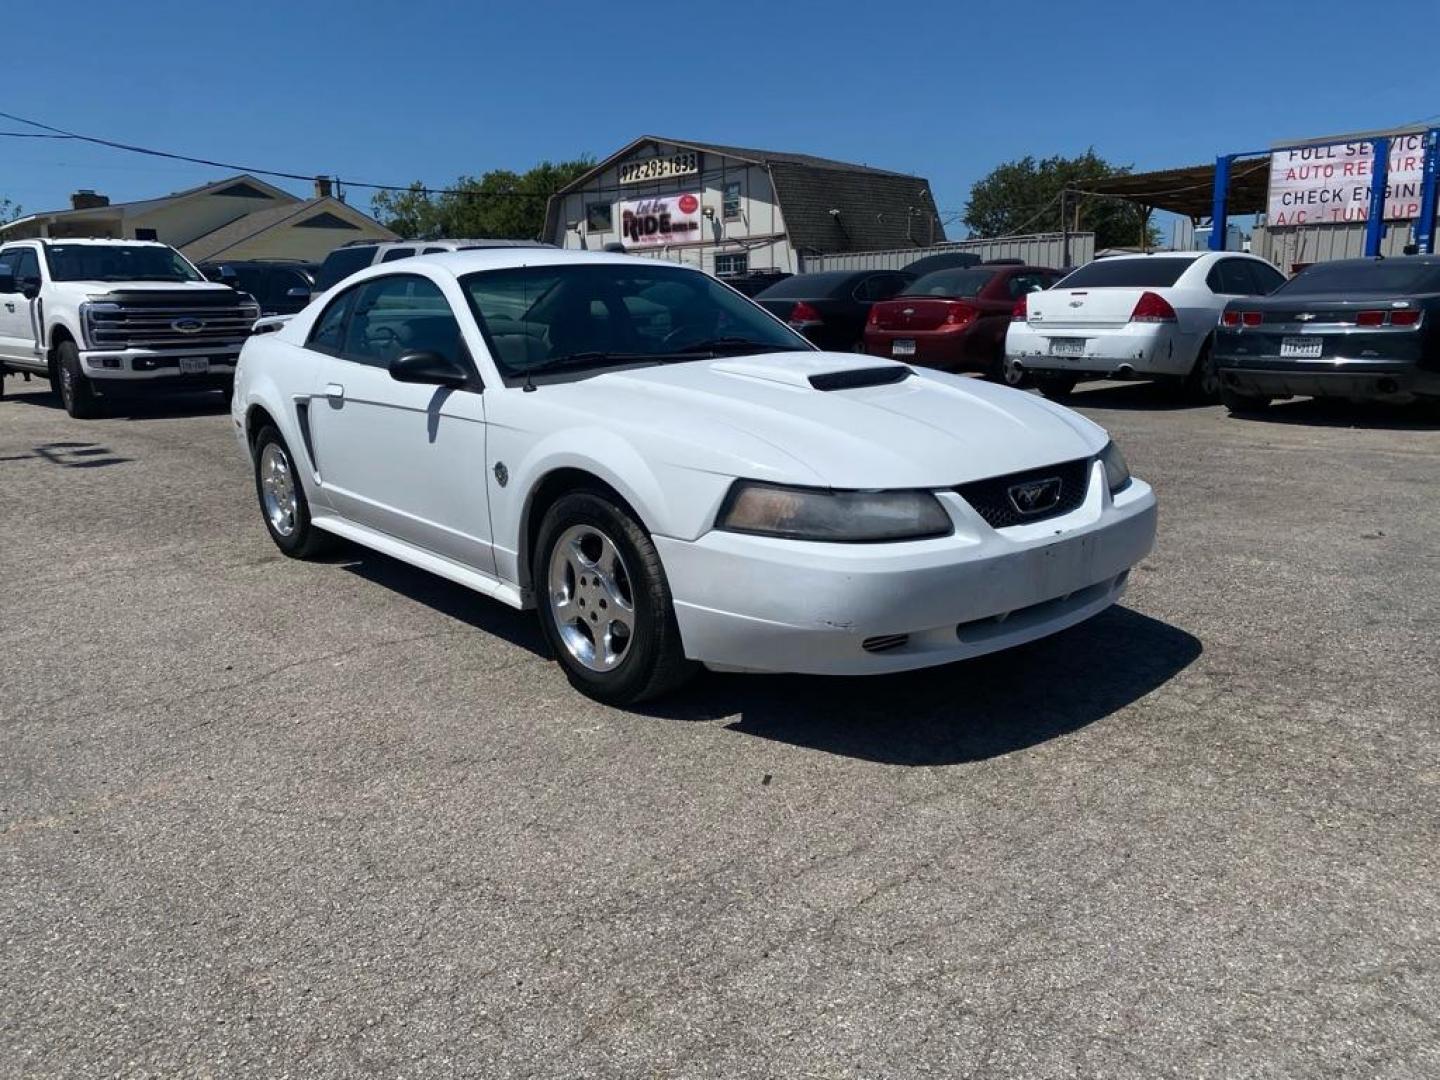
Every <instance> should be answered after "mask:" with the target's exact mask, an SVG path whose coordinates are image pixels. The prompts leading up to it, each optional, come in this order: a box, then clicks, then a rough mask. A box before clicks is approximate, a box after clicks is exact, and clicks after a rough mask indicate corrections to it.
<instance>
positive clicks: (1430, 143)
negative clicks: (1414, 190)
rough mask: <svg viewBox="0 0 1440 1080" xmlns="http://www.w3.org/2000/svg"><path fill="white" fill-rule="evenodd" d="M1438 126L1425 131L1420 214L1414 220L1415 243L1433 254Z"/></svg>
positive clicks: (1439, 145) (1424, 252)
mask: <svg viewBox="0 0 1440 1080" xmlns="http://www.w3.org/2000/svg"><path fill="white" fill-rule="evenodd" d="M1437 159H1440V128H1431V129H1430V130H1429V131H1427V132H1426V133H1425V166H1424V169H1425V171H1424V173H1423V174H1422V175H1423V177H1424V179H1423V180H1421V182H1420V216H1419V218H1417V219H1416V221H1415V245H1416V246H1417V247H1418V248H1419V249H1420V254H1422V255H1434V254H1435V194H1436V192H1435V173H1436V171H1437V166H1440V160H1437Z"/></svg>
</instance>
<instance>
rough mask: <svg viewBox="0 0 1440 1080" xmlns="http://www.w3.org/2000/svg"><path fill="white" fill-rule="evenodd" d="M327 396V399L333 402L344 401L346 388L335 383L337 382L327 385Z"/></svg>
mask: <svg viewBox="0 0 1440 1080" xmlns="http://www.w3.org/2000/svg"><path fill="white" fill-rule="evenodd" d="M325 396H326V397H327V398H329V399H330V400H331V401H344V400H345V387H343V386H341V385H340V384H339V383H335V382H332V383H326V384H325Z"/></svg>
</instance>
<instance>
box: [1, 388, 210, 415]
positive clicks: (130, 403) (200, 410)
mask: <svg viewBox="0 0 1440 1080" xmlns="http://www.w3.org/2000/svg"><path fill="white" fill-rule="evenodd" d="M16 389H19V388H17V387H6V394H5V398H4V400H5V401H7V402H15V403H16V404H20V405H30V406H33V407H35V408H39V409H52V410H54V411H55V412H58V413H64V411H65V409H64V406H62V405H61V404H60V399H59V398H58V397H57V396H55V395H54V394H52V393H50V392H49V391H48V390H45V389H43V384H37V389H36V390H33V391H32V390H30V389H29V388H28V387H27V388H24V390H25V392H22V393H16V392H15V391H16ZM229 412H230V404H229V402H228V400H227V399H226V398H224V397H222V396H221V395H220V394H217V393H205V392H203V391H202V392H197V393H193V394H166V395H164V396H162V397H154V398H139V397H137V398H125V399H119V400H106V401H105V403H104V405H103V407H102V408H101V411H100V417H99V418H100V419H102V420H178V419H183V418H185V417H189V416H221V415H224V414H228V413H229Z"/></svg>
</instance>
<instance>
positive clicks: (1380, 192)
mask: <svg viewBox="0 0 1440 1080" xmlns="http://www.w3.org/2000/svg"><path fill="white" fill-rule="evenodd" d="M1370 150H1371V153H1373V154H1374V160H1373V162H1372V163H1371V167H1370V215H1369V216H1368V217H1367V218H1366V219H1365V257H1366V258H1367V259H1373V258H1374V257H1375V256H1376V255H1379V254H1380V241H1381V239H1382V238H1383V237H1384V236H1385V187H1386V183H1387V182H1388V181H1389V179H1390V140H1389V139H1387V138H1385V137H1383V136H1382V137H1380V138H1378V139H1372V140H1371V141H1370Z"/></svg>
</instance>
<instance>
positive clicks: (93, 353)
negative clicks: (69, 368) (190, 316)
mask: <svg viewBox="0 0 1440 1080" xmlns="http://www.w3.org/2000/svg"><path fill="white" fill-rule="evenodd" d="M202 357H203V358H204V359H205V360H206V361H207V370H206V371H204V372H184V371H181V370H180V368H181V363H180V361H181V360H182V359H187V360H188V359H198V358H202ZM239 357H240V348H239V346H229V345H227V346H221V347H219V348H217V347H216V346H214V345H212V346H210V347H209V348H208V349H207V348H206V347H205V346H203V345H200V346H197V347H196V348H194V349H189V350H186V351H184V352H180V351H173V350H171V351H166V352H158V351H147V350H140V349H126V350H123V351H116V350H103V349H87V350H84V351H82V352H81V353H80V366H81V368H82V369H83V370H84V372H85V375H86V377H87V378H89V379H91V380H92V381H94V382H95V383H97V384H98V386H97V389H99V390H100V391H101V392H104V391H105V390H106V389H107V388H108V389H124V388H125V387H126V386H133V387H134V389H136V390H143V389H145V387H146V386H147V385H149V384H155V383H165V384H167V386H169V385H170V384H174V387H175V389H184V388H187V387H190V386H194V387H197V388H219V387H221V386H224V385H228V383H229V382H231V381H233V380H234V378H235V362H236V360H238V359H239Z"/></svg>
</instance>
